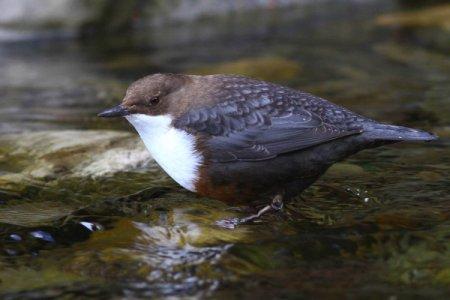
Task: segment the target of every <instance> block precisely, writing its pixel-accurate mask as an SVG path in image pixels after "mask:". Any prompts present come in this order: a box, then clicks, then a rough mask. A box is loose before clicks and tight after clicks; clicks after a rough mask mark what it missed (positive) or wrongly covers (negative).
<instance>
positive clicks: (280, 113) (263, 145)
mask: <svg viewBox="0 0 450 300" xmlns="http://www.w3.org/2000/svg"><path fill="white" fill-rule="evenodd" d="M265 85H266V86H267V88H264V87H265ZM238 91H239V90H238ZM230 95H231V97H230ZM221 96H225V98H226V99H227V100H226V101H223V102H219V103H218V104H216V105H215V106H212V107H207V108H201V109H196V110H191V111H189V112H188V113H186V114H185V115H183V116H181V117H180V118H179V119H178V121H177V122H176V123H175V124H174V125H175V126H176V127H178V128H183V129H185V130H188V131H189V132H191V133H192V134H195V135H197V136H199V137H203V138H204V142H205V143H206V144H207V146H208V150H209V156H210V159H211V160H212V161H215V162H230V161H257V160H265V159H270V158H273V157H276V156H277V155H280V154H283V153H288V152H292V151H298V150H302V149H305V148H309V147H312V146H315V145H318V144H321V143H325V142H328V141H331V140H334V139H338V138H342V137H345V136H349V135H353V134H358V133H361V132H362V129H361V128H360V127H359V126H354V124H351V125H347V124H346V122H347V121H348V119H349V118H347V117H346V115H347V114H349V111H347V110H345V109H343V108H340V107H338V106H336V105H334V104H331V103H330V102H327V101H326V100H323V99H320V98H316V97H314V96H312V95H309V94H306V93H301V92H297V91H294V90H291V89H287V88H284V87H281V86H278V85H272V84H269V83H264V82H260V81H249V83H247V84H245V85H244V88H243V90H242V93H240V94H239V93H237V90H236V89H233V90H230V91H229V92H228V93H226V92H225V93H224V92H223V91H221ZM355 116H356V115H355ZM330 118H334V120H331V119H330ZM336 118H338V119H339V120H341V119H342V121H339V122H337V123H339V124H337V123H336V124H335V122H334V121H336V120H337V119H336ZM350 119H351V118H350Z"/></svg>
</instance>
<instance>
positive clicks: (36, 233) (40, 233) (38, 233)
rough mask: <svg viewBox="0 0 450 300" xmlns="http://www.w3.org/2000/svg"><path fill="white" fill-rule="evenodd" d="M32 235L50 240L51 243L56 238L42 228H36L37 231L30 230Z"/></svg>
mask: <svg viewBox="0 0 450 300" xmlns="http://www.w3.org/2000/svg"><path fill="white" fill-rule="evenodd" d="M30 235H31V236H32V237H34V238H37V239H40V240H43V241H46V242H49V243H54V242H55V239H54V238H53V237H52V236H51V234H50V233H48V232H45V231H42V230H36V231H32V232H30Z"/></svg>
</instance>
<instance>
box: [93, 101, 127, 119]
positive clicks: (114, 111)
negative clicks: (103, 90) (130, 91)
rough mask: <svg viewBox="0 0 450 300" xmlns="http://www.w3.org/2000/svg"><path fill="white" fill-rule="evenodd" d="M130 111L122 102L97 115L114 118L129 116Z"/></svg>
mask: <svg viewBox="0 0 450 300" xmlns="http://www.w3.org/2000/svg"><path fill="white" fill-rule="evenodd" d="M129 114H130V111H129V110H128V109H126V108H125V107H124V106H123V105H122V104H120V105H117V106H114V107H113V108H110V109H107V110H104V111H102V112H101V113H99V114H98V115H97V116H99V117H102V118H114V117H124V116H128V115H129Z"/></svg>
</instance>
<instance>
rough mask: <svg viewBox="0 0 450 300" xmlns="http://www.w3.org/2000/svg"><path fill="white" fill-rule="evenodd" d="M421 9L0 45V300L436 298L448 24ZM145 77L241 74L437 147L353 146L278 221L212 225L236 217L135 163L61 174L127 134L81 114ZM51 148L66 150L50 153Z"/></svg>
mask: <svg viewBox="0 0 450 300" xmlns="http://www.w3.org/2000/svg"><path fill="white" fill-rule="evenodd" d="M405 2H406V1H405ZM400 3H401V2H400ZM403 3H404V2H403ZM433 5H436V4H434V3H433ZM437 5H442V6H441V7H439V8H437V9H436V8H435V6H430V7H420V6H419V7H418V8H414V9H416V12H415V14H417V15H414V14H413V15H411V14H409V13H408V11H409V10H410V9H411V7H410V6H408V5H403V6H402V5H400V4H399V2H391V1H373V2H370V1H369V2H363V3H360V4H354V3H353V4H348V5H345V4H343V5H332V4H323V5H314V6H306V7H302V8H296V9H295V8H294V9H291V8H289V9H275V10H258V11H254V12H246V13H238V14H235V15H232V16H228V17H221V18H214V19H208V18H206V19H202V20H199V21H196V22H191V23H180V24H173V25H165V26H162V27H157V28H148V27H145V26H144V27H142V28H140V29H138V30H136V31H135V32H133V33H130V34H125V35H118V36H115V37H114V36H112V37H108V38H104V39H102V38H96V39H91V40H88V41H78V40H67V39H58V38H45V39H35V40H31V41H21V42H10V43H2V44H1V45H0V66H1V71H0V222H1V226H0V294H1V295H3V296H2V297H3V298H7V299H16V298H17V299H23V298H32V297H65V298H77V297H95V298H109V297H118V298H121V297H125V298H126V297H130V298H132V297H137V298H139V297H149V296H161V297H162V296H194V297H201V296H207V297H214V298H223V299H229V298H230V297H242V298H256V297H265V298H271V297H286V298H302V297H311V298H317V297H326V298H342V297H347V298H365V299H372V298H373V299H379V298H385V299H386V298H389V299H404V298H427V299H428V298H431V297H433V298H441V299H448V297H450V288H449V287H450V196H449V193H450V183H449V175H450V152H449V144H450V99H449V95H450V59H449V55H448V53H449V52H450V29H449V28H450V27H449V26H450V25H449V22H448V19H449V18H450V16H449V15H447V17H442V16H441V12H442V11H444V12H445V9H446V10H447V11H448V10H449V6H448V5H446V4H437ZM399 13H406V15H403V14H400V15H398V14H399ZM154 72H183V73H202V74H203V73H220V72H227V73H229V72H231V73H243V74H248V75H251V76H255V77H260V78H264V79H268V80H271V81H276V82H279V83H282V84H286V85H289V86H291V87H295V88H299V89H302V90H305V91H308V92H311V93H314V94H317V95H319V96H322V97H324V98H327V99H330V100H332V101H333V102H335V103H338V104H342V105H344V106H347V107H349V108H351V109H353V110H355V111H356V112H359V113H361V114H364V115H366V116H369V117H372V118H375V119H377V120H380V121H386V122H391V123H396V124H402V125H406V126H411V127H417V128H422V129H426V130H430V131H434V132H436V133H438V134H439V135H440V136H441V139H440V140H439V141H437V142H433V143H428V144H399V145H395V146H392V147H384V148H380V149H374V150H369V151H364V152H362V153H360V154H358V155H356V156H353V157H352V158H350V159H348V160H346V161H345V162H343V163H340V164H337V165H336V166H335V167H333V168H332V169H331V170H330V172H328V173H327V174H326V175H325V176H324V177H323V178H322V179H321V180H319V181H318V182H317V183H316V184H315V185H313V186H312V187H311V188H309V189H308V190H307V191H305V192H304V193H303V194H302V196H301V197H299V198H298V199H296V201H295V202H293V203H291V204H289V205H287V207H286V209H285V210H284V212H283V213H280V214H277V215H271V216H267V217H264V218H263V220H262V222H260V223H257V224H253V225H246V226H241V227H240V228H238V229H236V230H234V231H230V230H226V229H221V228H218V227H217V226H215V225H214V221H215V220H217V219H220V218H224V217H226V216H236V215H245V213H241V212H239V211H235V210H230V209H229V208H228V207H227V206H226V204H224V203H221V202H218V201H215V200H211V199H202V198H198V197H196V196H195V195H193V194H191V193H189V192H186V191H184V190H182V189H181V188H179V187H177V186H176V185H175V184H174V183H173V182H172V181H171V180H170V179H168V178H167V177H166V176H165V175H164V174H163V173H162V172H161V171H159V169H158V168H157V167H156V166H155V165H154V164H152V163H151V162H150V163H146V164H144V165H143V166H141V165H139V166H137V167H136V168H126V169H124V170H120V168H119V170H118V172H117V170H116V172H114V174H113V175H102V174H100V175H99V174H94V173H92V172H91V173H89V172H87V173H89V174H90V175H89V176H87V175H86V176H85V175H83V174H87V173H86V172H84V173H83V172H82V171H83V170H81V171H80V170H79V168H78V166H79V164H78V161H77V160H80V161H81V160H83V159H86V157H90V156H93V155H97V154H98V152H102V151H107V150H108V149H111V148H114V147H115V146H116V145H117V144H120V145H122V146H123V147H125V148H126V147H132V146H133V145H134V144H133V143H135V142H136V141H135V140H134V138H133V137H129V136H128V135H127V136H126V137H125V138H124V140H122V139H121V138H117V136H115V135H114V133H111V131H110V130H120V131H128V132H132V129H131V128H130V126H128V125H127V124H126V123H125V122H123V121H117V120H116V121H105V120H99V119H98V118H96V117H95V114H96V112H98V111H100V110H101V109H103V108H105V107H108V106H111V105H113V104H116V103H118V102H119V101H120V99H121V97H122V96H123V93H124V90H125V89H126V87H127V85H128V84H129V83H130V82H131V81H133V80H134V79H136V78H138V77H140V76H142V75H146V74H149V73H154ZM48 130H52V131H53V133H51V132H49V131H48ZM68 130H70V131H68ZM98 130H101V131H98ZM104 130H105V131H104ZM106 130H107V131H106ZM55 132H56V133H55ZM110 135H111V137H110ZM97 138H98V139H99V140H98V142H97V140H96V139H97ZM67 140H70V141H71V142H72V141H73V142H74V143H75V144H76V146H70V147H66V148H64V149H62V150H61V149H59V148H58V145H60V143H62V142H67ZM48 141H50V142H48ZM58 141H60V142H58ZM61 141H62V142H61ZM48 143H51V145H50V146H49V144H48ZM102 147H103V148H102ZM113 154H114V153H113ZM118 157H121V156H120V155H119V156H118ZM113 159H114V157H113V158H112V159H111V162H110V164H111V165H112V164H113ZM40 163H42V164H40ZM106 163H108V161H107V162H106ZM48 164H52V166H51V167H48ZM55 165H57V166H58V167H57V168H53V166H55ZM47 168H50V169H51V170H50V171H49V170H47ZM77 168H78V169H77ZM40 174H45V175H42V176H41V175H40ZM74 174H75V175H74ZM80 174H81V175H80ZM92 174H94V175H96V176H93V175H92ZM144 188H150V189H149V190H146V191H145V192H144V193H143V194H138V195H134V196H133V195H132V194H133V193H135V192H137V191H140V190H142V189H144ZM129 195H132V196H129ZM127 196H128V197H127Z"/></svg>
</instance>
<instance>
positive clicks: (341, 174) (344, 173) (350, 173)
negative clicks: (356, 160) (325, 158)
mask: <svg viewBox="0 0 450 300" xmlns="http://www.w3.org/2000/svg"><path fill="white" fill-rule="evenodd" d="M327 175H328V176H331V177H338V178H345V177H357V176H364V175H365V171H364V169H363V168H362V167H360V166H358V165H355V164H350V163H337V164H334V165H332V166H331V167H330V168H329V169H328V171H327Z"/></svg>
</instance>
